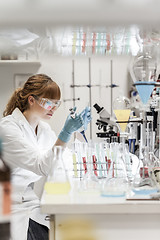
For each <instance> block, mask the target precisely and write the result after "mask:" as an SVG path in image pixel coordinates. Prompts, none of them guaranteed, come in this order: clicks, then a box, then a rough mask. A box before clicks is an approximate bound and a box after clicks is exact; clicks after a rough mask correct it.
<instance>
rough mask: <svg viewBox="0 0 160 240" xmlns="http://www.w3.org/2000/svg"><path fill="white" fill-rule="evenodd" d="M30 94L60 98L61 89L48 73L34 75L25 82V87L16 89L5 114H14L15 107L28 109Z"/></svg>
mask: <svg viewBox="0 0 160 240" xmlns="http://www.w3.org/2000/svg"><path fill="white" fill-rule="evenodd" d="M30 95H33V96H37V97H44V98H49V99H57V100H59V99H60V97H61V91H60V88H59V86H58V85H57V84H56V83H55V82H54V81H53V80H52V79H51V78H50V77H48V76H47V75H45V74H36V75H33V76H31V77H30V78H29V79H28V80H27V81H26V82H25V84H24V86H23V88H18V89H16V90H15V91H14V93H13V95H12V96H11V98H10V100H9V102H8V104H7V106H6V109H5V110H4V112H3V116H4V117H5V116H7V115H10V114H12V112H13V110H14V109H15V108H19V110H20V111H21V112H22V113H23V112H24V111H25V110H26V109H28V97H29V96H30Z"/></svg>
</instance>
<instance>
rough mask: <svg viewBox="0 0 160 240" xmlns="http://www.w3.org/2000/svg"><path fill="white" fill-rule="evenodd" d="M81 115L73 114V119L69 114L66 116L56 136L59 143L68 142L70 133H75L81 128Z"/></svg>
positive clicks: (82, 122)
mask: <svg viewBox="0 0 160 240" xmlns="http://www.w3.org/2000/svg"><path fill="white" fill-rule="evenodd" d="M74 111H76V107H75V108H74ZM81 114H82V113H80V114H78V115H77V114H76V113H75V118H72V117H71V115H70V114H69V115H68V117H67V119H66V121H65V124H64V127H63V129H62V131H61V132H60V134H59V136H58V138H59V139H60V140H61V141H63V142H68V141H69V140H70V138H71V135H72V133H73V132H76V131H77V130H78V129H80V128H81V127H82V126H83V124H84V120H83V117H82V115H81Z"/></svg>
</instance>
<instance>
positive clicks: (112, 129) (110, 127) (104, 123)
mask: <svg viewBox="0 0 160 240" xmlns="http://www.w3.org/2000/svg"><path fill="white" fill-rule="evenodd" d="M93 107H94V108H95V109H96V111H97V113H98V114H99V117H100V119H97V122H96V125H97V126H98V130H102V132H98V133H96V134H97V137H100V138H104V139H105V140H106V141H107V142H108V143H111V142H119V141H120V139H119V137H120V135H119V131H118V127H117V124H116V121H115V119H112V117H111V115H110V114H109V113H108V112H107V111H106V109H105V108H104V107H100V106H99V105H98V104H97V103H96V104H94V105H93Z"/></svg>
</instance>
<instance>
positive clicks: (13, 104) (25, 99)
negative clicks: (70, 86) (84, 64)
mask: <svg viewBox="0 0 160 240" xmlns="http://www.w3.org/2000/svg"><path fill="white" fill-rule="evenodd" d="M60 97H61V93H60V88H59V86H58V85H57V84H56V83H55V82H54V81H53V80H52V79H51V78H50V77H48V76H46V75H44V74H37V75H34V76H32V77H30V78H29V79H28V80H27V81H26V83H25V84H24V86H23V88H19V89H17V90H16V91H15V92H14V93H13V95H12V97H11V99H10V100H9V102H8V104H7V106H6V109H5V111H4V117H3V118H2V120H1V122H0V131H1V132H2V133H3V158H4V161H5V162H6V164H8V165H9V166H10V167H11V169H12V187H13V212H18V211H23V210H26V209H27V210H29V211H28V212H29V215H26V214H25V219H23V220H22V226H19V230H18V231H21V232H23V234H24V233H25V234H24V235H25V237H24V238H23V237H22V235H21V234H20V232H17V233H18V235H19V238H18V236H17V237H16V240H18V239H21V240H26V239H27V240H47V239H48V222H47V221H45V216H44V215H42V214H40V209H39V197H38V196H37V194H36V186H38V187H39V188H43V186H44V180H45V178H46V177H47V175H48V172H49V170H50V168H51V163H52V161H53V148H54V146H55V145H61V146H64V145H66V143H67V142H68V141H69V139H70V137H71V135H72V133H73V132H75V131H77V130H78V129H79V128H80V127H82V126H83V125H84V119H87V122H88V123H89V122H90V120H91V116H90V109H89V108H86V109H85V110H83V111H82V113H80V114H78V115H76V117H75V118H74V119H73V118H71V117H70V115H69V116H68V117H67V119H66V121H65V124H64V127H63V129H62V130H61V132H60V134H59V136H58V139H57V138H56V135H55V133H54V132H53V131H52V130H51V128H50V126H49V125H48V123H46V122H44V121H42V120H43V119H44V120H46V119H50V118H51V117H52V115H53V114H54V112H55V111H56V109H57V108H58V107H59V106H60ZM85 122H86V120H85ZM37 183H38V184H37ZM22 229H23V230H22ZM13 238H14V237H13Z"/></svg>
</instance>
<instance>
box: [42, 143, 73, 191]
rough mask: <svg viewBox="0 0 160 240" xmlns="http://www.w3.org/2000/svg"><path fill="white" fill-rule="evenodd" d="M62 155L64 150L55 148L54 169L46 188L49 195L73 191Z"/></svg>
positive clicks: (59, 147)
mask: <svg viewBox="0 0 160 240" xmlns="http://www.w3.org/2000/svg"><path fill="white" fill-rule="evenodd" d="M62 153H63V148H62V147H61V146H55V147H54V159H53V162H52V167H51V169H50V172H49V175H48V179H47V182H46V183H45V186H44V188H45V190H46V192H47V194H68V193H69V191H70V189H71V186H70V182H69V178H68V175H67V170H66V169H65V165H64V162H63V156H62Z"/></svg>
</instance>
